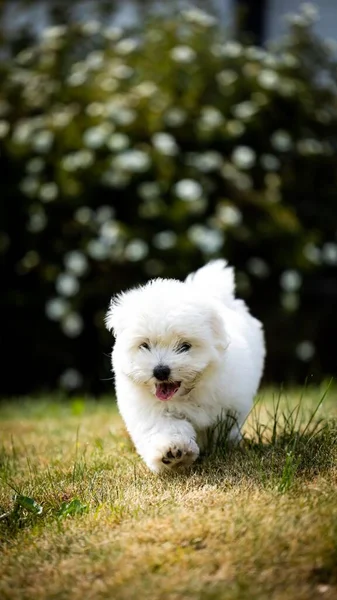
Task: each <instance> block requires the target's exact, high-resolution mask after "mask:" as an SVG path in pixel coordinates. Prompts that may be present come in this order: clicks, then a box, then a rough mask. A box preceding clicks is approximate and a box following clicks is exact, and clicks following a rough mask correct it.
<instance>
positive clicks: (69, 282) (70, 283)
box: [55, 273, 80, 297]
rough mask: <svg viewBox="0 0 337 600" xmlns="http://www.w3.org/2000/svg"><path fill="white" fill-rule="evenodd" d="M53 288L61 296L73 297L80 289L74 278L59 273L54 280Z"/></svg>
mask: <svg viewBox="0 0 337 600" xmlns="http://www.w3.org/2000/svg"><path fill="white" fill-rule="evenodd" d="M55 287H56V289H57V291H58V293H59V294H60V295H61V296H66V297H71V296H75V295H76V294H77V292H78V290H79V289H80V284H79V282H78V280H77V279H76V277H74V276H73V275H70V274H69V273H60V275H58V277H57V279H56V283H55Z"/></svg>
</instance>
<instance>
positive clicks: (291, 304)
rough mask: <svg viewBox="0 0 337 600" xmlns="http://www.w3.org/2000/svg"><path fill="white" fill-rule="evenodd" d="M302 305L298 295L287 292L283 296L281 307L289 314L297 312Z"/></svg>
mask: <svg viewBox="0 0 337 600" xmlns="http://www.w3.org/2000/svg"><path fill="white" fill-rule="evenodd" d="M299 305H300V299H299V296H298V294H294V293H293V292H286V293H285V294H282V295H281V306H282V307H283V308H284V309H285V310H287V311H288V312H295V311H296V310H297V309H298V307H299Z"/></svg>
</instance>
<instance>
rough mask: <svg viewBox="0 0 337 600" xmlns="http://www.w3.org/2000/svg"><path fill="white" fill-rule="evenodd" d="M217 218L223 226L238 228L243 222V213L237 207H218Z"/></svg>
mask: <svg viewBox="0 0 337 600" xmlns="http://www.w3.org/2000/svg"><path fill="white" fill-rule="evenodd" d="M217 217H218V219H219V221H220V222H221V223H222V224H223V225H227V226H228V227H236V226H237V225H240V223H241V222H242V213H241V211H240V210H239V209H238V208H236V206H231V205H229V204H227V205H218V207H217Z"/></svg>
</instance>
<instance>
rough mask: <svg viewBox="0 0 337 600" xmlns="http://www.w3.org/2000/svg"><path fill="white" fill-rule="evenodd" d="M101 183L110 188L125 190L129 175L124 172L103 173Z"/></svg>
mask: <svg viewBox="0 0 337 600" xmlns="http://www.w3.org/2000/svg"><path fill="white" fill-rule="evenodd" d="M101 181H102V183H103V184H104V185H107V186H108V187H112V188H125V187H126V186H127V185H128V184H129V183H130V175H129V173H127V172H126V171H105V172H104V173H103V175H102V178H101Z"/></svg>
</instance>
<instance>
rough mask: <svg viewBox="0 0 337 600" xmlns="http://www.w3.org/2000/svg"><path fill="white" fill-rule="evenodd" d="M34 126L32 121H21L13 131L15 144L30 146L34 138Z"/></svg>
mask: <svg viewBox="0 0 337 600" xmlns="http://www.w3.org/2000/svg"><path fill="white" fill-rule="evenodd" d="M33 131H34V126H33V124H32V122H31V121H25V120H21V121H19V122H18V123H17V124H16V125H15V126H14V130H13V142H14V144H20V145H21V144H28V142H30V140H31V138H32V134H33Z"/></svg>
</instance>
